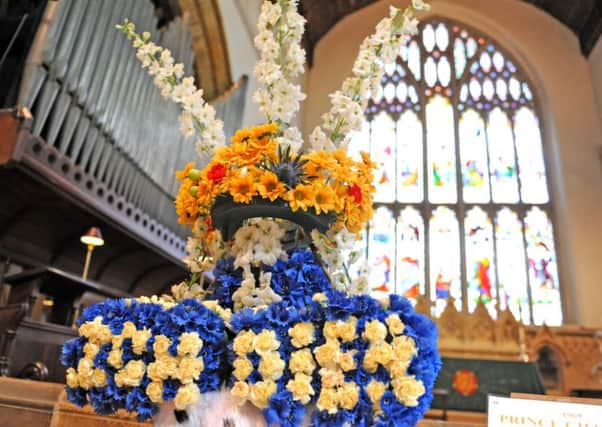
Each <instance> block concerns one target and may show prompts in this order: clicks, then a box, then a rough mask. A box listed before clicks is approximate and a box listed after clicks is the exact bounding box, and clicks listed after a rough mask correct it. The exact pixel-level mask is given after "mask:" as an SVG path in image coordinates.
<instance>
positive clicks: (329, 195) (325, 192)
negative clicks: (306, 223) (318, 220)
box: [314, 185, 336, 214]
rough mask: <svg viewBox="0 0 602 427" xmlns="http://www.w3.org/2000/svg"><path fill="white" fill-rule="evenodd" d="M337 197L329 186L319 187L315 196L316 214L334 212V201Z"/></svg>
mask: <svg viewBox="0 0 602 427" xmlns="http://www.w3.org/2000/svg"><path fill="white" fill-rule="evenodd" d="M335 197H336V194H335V192H334V191H333V190H332V188H330V187H328V186H327V185H322V186H321V187H319V188H318V189H317V190H316V192H315V194H314V201H315V203H314V208H315V209H316V213H318V214H320V213H322V212H329V211H332V210H334V199H335Z"/></svg>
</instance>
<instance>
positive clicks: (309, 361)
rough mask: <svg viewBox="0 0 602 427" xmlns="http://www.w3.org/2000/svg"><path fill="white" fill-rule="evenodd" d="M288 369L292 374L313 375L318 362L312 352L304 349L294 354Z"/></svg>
mask: <svg viewBox="0 0 602 427" xmlns="http://www.w3.org/2000/svg"><path fill="white" fill-rule="evenodd" d="M288 369H289V370H290V371H291V372H292V373H297V372H303V373H304V374H307V375H311V374H312V373H313V372H314V369H316V362H315V361H314V357H313V356H312V355H311V350H310V349H309V348H304V349H303V350H297V351H294V352H292V353H291V358H290V360H289V362H288Z"/></svg>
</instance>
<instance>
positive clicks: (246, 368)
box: [232, 357, 253, 381]
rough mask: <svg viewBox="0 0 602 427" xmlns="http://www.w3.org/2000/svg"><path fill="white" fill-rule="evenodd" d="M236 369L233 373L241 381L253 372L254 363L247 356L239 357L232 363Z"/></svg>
mask: <svg viewBox="0 0 602 427" xmlns="http://www.w3.org/2000/svg"><path fill="white" fill-rule="evenodd" d="M232 367H233V368H234V371H233V372H232V375H234V378H236V379H237V380H239V381H244V380H246V379H247V378H248V376H249V375H251V372H253V364H252V363H251V361H250V360H249V359H247V358H246V357H237V358H236V359H235V360H234V362H233V363H232Z"/></svg>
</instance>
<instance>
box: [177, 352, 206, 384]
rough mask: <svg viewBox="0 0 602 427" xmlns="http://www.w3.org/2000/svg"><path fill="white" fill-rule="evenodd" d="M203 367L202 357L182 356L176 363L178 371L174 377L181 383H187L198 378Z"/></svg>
mask: <svg viewBox="0 0 602 427" xmlns="http://www.w3.org/2000/svg"><path fill="white" fill-rule="evenodd" d="M204 368H205V364H204V363H203V359H202V358H197V357H188V356H187V357H183V358H181V359H180V363H179V364H178V373H177V375H176V377H177V378H178V379H179V380H180V382H182V384H188V383H191V382H192V381H194V380H198V379H199V376H200V375H201V372H202V371H203V369H204Z"/></svg>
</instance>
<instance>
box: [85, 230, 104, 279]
mask: <svg viewBox="0 0 602 427" xmlns="http://www.w3.org/2000/svg"><path fill="white" fill-rule="evenodd" d="M79 240H80V241H81V242H82V243H83V244H84V245H86V246H87V247H88V252H86V261H85V263H84V271H83V272H82V279H84V280H86V279H87V278H88V269H89V268H90V261H91V260H92V251H93V250H94V248H95V247H96V246H102V245H104V244H105V241H104V240H103V238H102V233H101V232H100V228H98V227H91V228H90V229H89V230H88V232H87V233H86V234H84V235H83V236H82V237H81V238H80V239H79Z"/></svg>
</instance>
